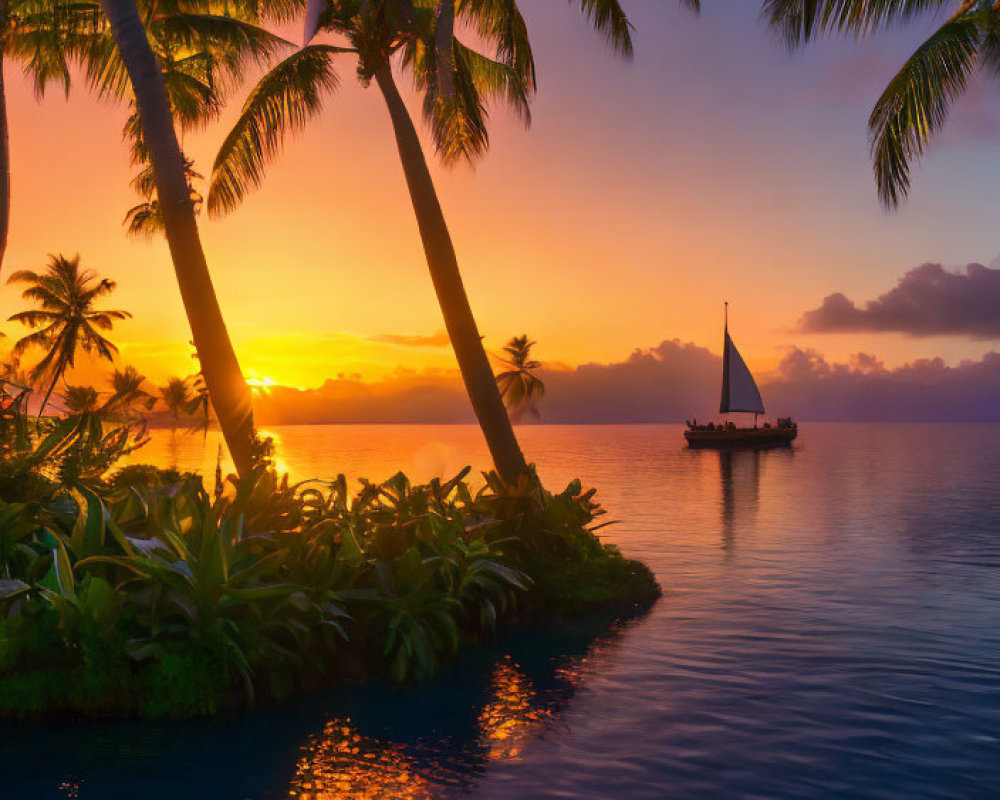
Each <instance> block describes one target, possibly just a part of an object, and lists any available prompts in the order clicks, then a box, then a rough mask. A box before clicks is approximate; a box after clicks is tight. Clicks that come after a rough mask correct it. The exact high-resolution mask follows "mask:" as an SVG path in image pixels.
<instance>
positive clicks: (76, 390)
mask: <svg viewBox="0 0 1000 800" xmlns="http://www.w3.org/2000/svg"><path fill="white" fill-rule="evenodd" d="M63 399H64V400H65V401H66V408H67V409H68V410H69V411H70V412H71V413H73V414H89V413H91V412H94V411H97V402H98V399H99V397H98V394H97V389H95V388H94V387H93V386H70V385H68V384H67V386H66V393H65V394H64V395H63Z"/></svg>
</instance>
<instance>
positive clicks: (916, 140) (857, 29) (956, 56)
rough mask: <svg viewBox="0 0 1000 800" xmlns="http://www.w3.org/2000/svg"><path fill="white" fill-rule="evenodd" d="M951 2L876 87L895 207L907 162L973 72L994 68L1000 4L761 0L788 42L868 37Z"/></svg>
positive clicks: (882, 192) (873, 131)
mask: <svg viewBox="0 0 1000 800" xmlns="http://www.w3.org/2000/svg"><path fill="white" fill-rule="evenodd" d="M942 8H951V9H952V12H951V14H950V15H949V16H948V18H947V19H946V20H945V21H944V23H943V24H942V25H941V26H940V27H938V28H937V30H935V31H934V33H932V34H931V36H930V38H928V39H927V40H926V41H925V42H924V43H923V44H921V45H920V47H918V48H917V49H916V51H914V53H913V55H911V56H910V58H909V59H908V60H907V61H906V63H905V64H903V66H902V68H901V69H900V70H899V72H897V73H896V75H895V76H894V77H893V79H892V80H891V81H890V82H889V85H888V86H887V87H886V88H885V90H884V91H883V92H882V95H881V97H879V99H878V101H877V102H876V103H875V107H874V109H873V110H872V113H871V116H870V118H869V120H868V131H869V135H870V137H871V152H872V160H873V163H874V169H875V181H876V185H877V187H878V194H879V199H880V200H881V201H882V203H883V204H884V205H885V206H886V207H888V208H895V207H896V206H898V205H899V203H900V202H901V201H902V200H903V198H905V197H906V195H907V193H908V192H909V189H910V173H911V168H912V163H913V162H914V161H915V160H917V159H919V158H920V157H921V156H922V155H923V154H924V152H925V151H926V149H927V147H928V145H929V143H930V141H931V139H932V138H933V137H934V135H935V134H937V133H938V132H939V131H940V130H941V129H942V128H943V127H944V124H945V122H946V120H947V119H948V114H949V112H950V111H951V107H952V104H953V103H954V102H955V100H957V99H958V98H959V97H960V96H961V95H962V94H963V93H964V92H965V90H966V88H967V86H968V81H969V78H970V77H971V75H972V73H973V71H974V70H975V69H976V68H977V67H979V66H982V67H983V68H984V72H985V74H987V75H990V76H996V75H997V74H998V68H1000V8H998V7H997V4H996V3H990V2H977V1H976V0H964V1H961V2H951V3H946V2H943V1H942V0H766V2H765V3H764V18H765V20H766V21H767V22H768V24H769V25H770V26H771V27H773V28H775V29H777V30H778V31H779V32H780V33H781V34H782V35H783V36H784V38H785V40H786V42H787V43H788V44H789V46H790V47H796V46H798V45H801V44H804V43H806V42H808V41H810V40H812V39H814V38H816V37H817V36H819V35H821V34H824V33H848V34H853V35H855V36H859V37H860V36H867V35H870V34H872V33H875V32H876V31H878V30H880V29H883V28H885V27H887V26H889V25H891V24H893V23H897V22H898V23H902V22H906V21H908V20H910V19H912V18H913V17H914V16H916V15H918V14H920V13H922V12H934V11H938V10H940V9H942Z"/></svg>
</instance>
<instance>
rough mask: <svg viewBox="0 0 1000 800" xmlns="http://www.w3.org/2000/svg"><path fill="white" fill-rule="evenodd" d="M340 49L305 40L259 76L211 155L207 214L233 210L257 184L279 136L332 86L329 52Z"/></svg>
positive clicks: (295, 126) (302, 120)
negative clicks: (221, 140) (241, 108)
mask: <svg viewBox="0 0 1000 800" xmlns="http://www.w3.org/2000/svg"><path fill="white" fill-rule="evenodd" d="M342 52H345V48H341V47H332V46H329V45H309V46H308V47H304V48H302V49H301V50H299V51H298V52H297V53H294V54H292V55H291V56H289V57H288V58H286V59H285V60H284V61H282V62H280V63H279V64H277V65H276V66H275V67H274V68H273V69H271V70H270V71H269V72H268V73H267V74H266V75H265V76H264V77H263V78H261V79H260V81H259V82H258V83H257V85H256V86H255V87H254V89H253V91H252V92H251V93H250V96H249V97H247V100H246V102H245V103H244V104H243V110H242V112H241V113H240V117H239V119H238V120H237V121H236V124H235V125H234V126H233V129H232V130H231V131H230V133H229V135H228V136H227V137H226V139H225V141H224V142H223V143H222V147H221V148H219V154H218V155H217V156H216V157H215V164H214V165H213V169H212V178H211V188H210V189H209V193H208V212H209V214H211V215H213V216H215V215H220V214H225V213H228V212H230V211H232V210H234V209H235V208H236V207H237V206H239V204H240V203H241V202H242V201H243V199H244V197H245V196H246V195H247V193H248V192H249V191H250V190H251V189H254V188H257V187H258V186H260V184H261V181H262V180H263V177H264V170H265V168H266V166H267V165H268V164H269V163H270V162H271V161H272V160H273V159H274V157H275V156H276V155H277V153H278V152H279V151H280V149H281V145H282V143H283V142H284V138H285V136H286V135H287V134H289V133H294V132H296V131H298V130H301V128H302V127H303V126H304V125H305V124H306V122H307V121H308V120H309V119H310V118H312V117H314V116H315V115H316V114H318V113H319V111H320V108H321V102H322V97H323V94H324V93H325V92H330V91H333V90H334V89H336V88H337V85H338V83H339V81H338V78H337V74H336V72H335V71H334V67H333V56H334V55H336V54H337V53H342Z"/></svg>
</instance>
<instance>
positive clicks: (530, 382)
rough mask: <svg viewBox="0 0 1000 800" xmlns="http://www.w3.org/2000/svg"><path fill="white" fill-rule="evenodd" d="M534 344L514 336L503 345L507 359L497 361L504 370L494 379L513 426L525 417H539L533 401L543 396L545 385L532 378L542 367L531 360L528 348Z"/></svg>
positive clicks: (523, 337)
mask: <svg viewBox="0 0 1000 800" xmlns="http://www.w3.org/2000/svg"><path fill="white" fill-rule="evenodd" d="M535 344H537V343H536V342H531V341H528V337H527V336H514V337H512V338H511V340H510V341H509V342H507V344H505V345H504V348H503V349H504V352H505V353H507V357H506V358H501V359H500V361H501V363H502V364H503V365H504V366H505V367H507V369H506V370H504V371H503V372H501V373H500V374H499V375H497V386H499V387H500V395H501V396H502V397H503V399H504V403H505V404H506V405H507V410H508V411H509V412H510V416H511V419H513V420H514V421H515V422H518V421H520V420H521V418H522V417H523V416H524V414H525V413H530V414H534V415H535V417H538V416H540V415H539V413H538V408H537V406H536V405H535V400H536V399H539V400H540V399H541V398H542V397H543V396H544V395H545V384H544V383H543V382H542V380H541V378H539V377H538V376H537V375H535V370H537V369H540V368H541V366H542V362H541V361H535V360H534V359H533V358H532V357H531V348H532V347H534V346H535Z"/></svg>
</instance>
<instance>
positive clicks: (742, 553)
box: [0, 424, 1000, 800]
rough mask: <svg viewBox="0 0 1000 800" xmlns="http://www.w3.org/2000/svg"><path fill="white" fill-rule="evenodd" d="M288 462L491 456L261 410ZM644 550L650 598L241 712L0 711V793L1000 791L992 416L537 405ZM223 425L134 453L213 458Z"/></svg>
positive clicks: (480, 459)
mask: <svg viewBox="0 0 1000 800" xmlns="http://www.w3.org/2000/svg"><path fill="white" fill-rule="evenodd" d="M273 434H274V436H275V440H276V442H277V446H278V457H279V461H280V463H281V464H282V466H283V467H284V468H286V469H288V470H290V471H291V473H292V474H293V476H294V477H297V478H305V477H311V476H317V475H330V474H332V473H335V472H338V471H343V472H345V473H347V474H348V476H350V477H357V476H366V477H370V478H373V479H374V478H386V477H388V476H389V475H390V474H391V473H392V472H394V471H396V470H397V469H399V468H400V467H402V468H403V469H405V470H406V471H407V472H408V473H410V474H411V475H413V476H414V477H416V478H421V479H426V478H427V477H430V476H431V475H434V474H439V473H448V472H451V471H456V470H457V469H459V468H460V467H461V466H463V465H464V464H465V463H472V464H474V465H476V466H484V465H485V464H486V456H485V449H484V447H483V446H482V444H481V442H480V439H479V433H478V430H477V429H475V428H472V427H463V426H456V427H386V426H378V427H374V426H373V427H315V428H312V427H298V428H278V429H275V430H274V431H273ZM521 438H522V441H523V444H524V447H525V450H526V451H527V452H528V454H529V456H530V457H531V459H532V460H534V461H536V462H537V464H538V466H539V471H540V473H541V475H542V477H543V479H544V480H545V481H546V483H548V484H550V485H553V486H557V485H558V484H561V483H564V482H566V481H568V480H569V479H571V478H573V477H576V476H579V477H581V478H583V479H584V481H585V482H587V483H590V484H593V485H596V486H597V487H599V490H600V496H601V497H602V498H603V501H604V503H605V505H606V506H607V507H608V509H609V510H610V512H611V515H612V516H613V517H614V518H615V519H618V520H620V524H618V525H617V526H613V527H611V528H607V529H605V531H604V533H606V538H607V539H608V540H610V541H614V542H615V543H617V544H619V545H620V546H621V548H622V549H623V550H624V551H625V552H626V553H627V554H628V555H630V556H634V557H637V558H641V559H643V560H644V561H646V562H647V563H648V564H650V566H652V568H653V569H654V570H655V571H656V574H657V576H658V577H659V580H660V581H661V583H662V584H663V587H664V590H665V594H664V597H663V599H662V600H661V601H660V602H659V603H658V604H657V606H656V607H655V608H654V609H653V610H652V612H651V613H649V614H648V615H647V616H645V617H644V618H642V619H639V620H634V621H632V622H630V623H628V624H625V625H620V626H616V627H612V628H610V629H609V628H608V627H607V626H604V625H601V624H598V623H597V622H593V623H591V622H583V621H581V622H579V623H576V624H574V625H571V626H562V627H560V628H558V629H552V630H535V631H529V632H524V633H519V634H517V635H511V636H508V637H505V638H503V639H501V640H500V641H498V642H496V643H494V644H491V645H489V646H484V647H481V648H478V649H476V650H474V651H469V652H467V653H465V654H463V656H462V658H461V659H460V661H459V662H458V663H457V664H455V665H453V666H452V667H450V668H449V669H448V670H447V671H446V673H445V674H443V675H442V676H441V677H440V679H438V680H436V681H435V682H433V683H432V684H430V685H428V686H426V687H423V688H421V689H419V690H416V691H411V692H405V693H397V692H392V691H391V690H389V689H387V688H385V687H383V686H377V685H369V686H364V687H356V688H348V689H341V690H338V691H335V692H329V693H327V694H323V695H319V696H314V697H309V698H304V699H301V700H299V701H296V702H295V703H293V704H291V705H289V706H283V707H280V708H267V709H263V710H260V711H258V712H256V713H255V714H253V715H250V716H232V717H223V718H217V719H212V720H201V721H193V722H182V723H157V724H148V723H117V722H115V723H108V722H105V723H100V722H96V723H95V722H80V723H73V724H69V723H60V724H51V723H49V724H44V725H30V726H24V725H21V726H16V727H14V726H11V725H10V724H9V723H4V727H3V730H2V736H0V797H3V798H7V797H10V798H11V799H12V800H15V799H16V800H20V799H21V798H26V799H27V798H35V797H38V798H50V797H51V798H59V797H71V796H72V797H79V798H83V799H84V800H89V799H90V798H94V799H95V800H98V799H99V800H106V799H107V800H117V799H118V798H122V800H125V799H126V798H128V799H129V800H131V798H138V797H142V798H156V799H159V798H192V799H193V798H207V799H211V800H228V799H229V798H233V799H234V800H242V799H243V798H254V799H255V800H256V799H257V798H260V799H261V800H269V799H270V798H279V797H289V796H292V797H299V798H303V800H333V799H334V798H338V799H339V798H362V797H364V798H449V797H456V796H472V797H479V798H533V797H537V798H545V797H553V798H556V797H586V798H609V797H614V798H678V799H680V798H699V799H700V798H899V799H900V800H913V799H914V798H949V799H950V798H984V799H988V800H995V799H996V798H1000V488H998V486H997V483H998V479H1000V425H993V426H990V425H985V426H984V425H951V424H948V425H944V424H942V425H842V426H834V425H820V424H815V425H806V426H804V427H803V429H802V432H801V439H800V441H799V442H798V443H797V444H796V446H795V447H794V448H793V449H791V450H776V451H770V452H764V453H734V454H728V455H720V454H719V453H714V452H693V451H688V450H686V449H684V448H683V447H682V446H681V443H682V440H681V429H680V427H677V426H630V427H544V426H537V427H528V428H524V429H523V430H522V432H521ZM216 446H217V438H216V437H215V436H214V435H213V434H209V437H208V439H207V441H206V440H203V439H201V438H199V437H187V436H178V437H176V438H173V439H172V437H171V436H170V435H169V434H166V433H161V434H158V435H157V441H156V442H154V444H153V445H151V446H150V449H149V451H147V452H146V453H144V454H143V456H144V458H145V459H146V460H149V459H156V460H159V461H161V462H162V463H167V462H169V461H176V462H178V463H179V464H180V466H182V467H186V468H192V467H198V468H203V469H205V470H206V471H207V473H208V474H211V472H212V470H213V469H214V466H215V455H216Z"/></svg>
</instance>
